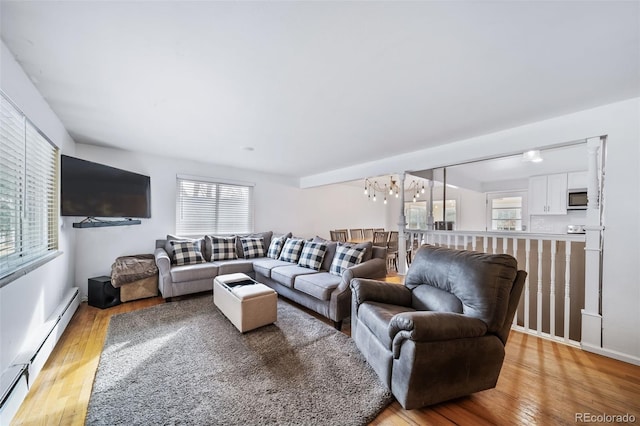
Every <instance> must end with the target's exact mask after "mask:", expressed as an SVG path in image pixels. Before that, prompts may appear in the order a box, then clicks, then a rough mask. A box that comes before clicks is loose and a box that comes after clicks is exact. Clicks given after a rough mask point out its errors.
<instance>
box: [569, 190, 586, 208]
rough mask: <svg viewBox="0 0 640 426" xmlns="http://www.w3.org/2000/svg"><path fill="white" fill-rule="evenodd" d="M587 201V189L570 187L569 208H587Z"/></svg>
mask: <svg viewBox="0 0 640 426" xmlns="http://www.w3.org/2000/svg"><path fill="white" fill-rule="evenodd" d="M587 201H588V200H587V190H586V189H570V190H569V191H567V210H585V209H586V208H587Z"/></svg>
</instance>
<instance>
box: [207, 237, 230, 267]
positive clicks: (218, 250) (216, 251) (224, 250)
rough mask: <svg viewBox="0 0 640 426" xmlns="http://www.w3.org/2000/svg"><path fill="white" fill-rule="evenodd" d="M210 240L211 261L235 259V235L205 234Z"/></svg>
mask: <svg viewBox="0 0 640 426" xmlns="http://www.w3.org/2000/svg"><path fill="white" fill-rule="evenodd" d="M206 238H207V240H208V241H210V242H211V259H210V260H211V261H212V262H213V261H216V260H231V259H236V258H237V256H236V237H216V236H212V235H207V237H206Z"/></svg>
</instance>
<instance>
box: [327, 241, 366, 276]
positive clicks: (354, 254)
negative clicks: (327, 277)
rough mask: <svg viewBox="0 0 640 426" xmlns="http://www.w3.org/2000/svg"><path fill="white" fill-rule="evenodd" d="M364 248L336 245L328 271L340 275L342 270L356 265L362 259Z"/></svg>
mask: <svg viewBox="0 0 640 426" xmlns="http://www.w3.org/2000/svg"><path fill="white" fill-rule="evenodd" d="M364 252H365V249H364V248H356V247H348V246H338V248H337V249H336V255H335V256H333V261H332V262H331V268H330V269H329V273H331V274H333V275H342V271H344V270H345V269H347V268H350V267H351V266H354V265H357V264H359V263H360V262H361V261H362V257H363V256H364Z"/></svg>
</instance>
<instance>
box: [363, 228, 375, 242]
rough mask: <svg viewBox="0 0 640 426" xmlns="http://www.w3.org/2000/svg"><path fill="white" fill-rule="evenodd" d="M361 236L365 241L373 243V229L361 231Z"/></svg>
mask: <svg viewBox="0 0 640 426" xmlns="http://www.w3.org/2000/svg"><path fill="white" fill-rule="evenodd" d="M362 236H363V240H365V241H373V228H368V229H363V230H362Z"/></svg>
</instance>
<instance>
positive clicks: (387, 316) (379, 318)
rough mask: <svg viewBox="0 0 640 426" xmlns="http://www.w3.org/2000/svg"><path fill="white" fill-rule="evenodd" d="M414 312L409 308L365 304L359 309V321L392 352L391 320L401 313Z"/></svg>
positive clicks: (382, 304) (372, 303)
mask: <svg viewBox="0 0 640 426" xmlns="http://www.w3.org/2000/svg"><path fill="white" fill-rule="evenodd" d="M414 311H415V309H413V308H410V307H407V306H399V305H389V304H387V303H379V302H365V303H363V304H362V305H360V307H359V308H358V320H359V321H360V323H361V324H362V325H365V326H366V327H367V328H368V329H369V330H370V331H371V333H373V335H374V336H376V338H377V339H378V340H379V341H380V343H382V344H383V345H384V347H385V348H387V349H389V350H391V343H392V339H391V337H390V336H389V322H390V321H391V318H393V316H394V315H396V314H399V313H401V312H414Z"/></svg>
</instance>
